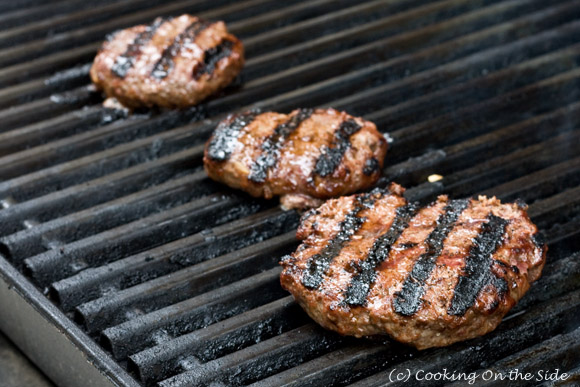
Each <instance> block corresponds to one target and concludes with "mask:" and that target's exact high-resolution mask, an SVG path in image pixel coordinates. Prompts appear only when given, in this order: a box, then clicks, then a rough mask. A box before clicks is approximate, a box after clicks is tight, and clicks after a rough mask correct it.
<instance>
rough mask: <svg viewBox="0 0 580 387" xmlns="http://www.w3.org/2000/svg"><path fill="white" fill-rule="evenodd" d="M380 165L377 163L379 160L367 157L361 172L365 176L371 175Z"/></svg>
mask: <svg viewBox="0 0 580 387" xmlns="http://www.w3.org/2000/svg"><path fill="white" fill-rule="evenodd" d="M380 166H381V164H380V163H379V160H377V159H376V158H374V157H371V158H370V159H367V160H366V161H365V165H364V167H363V173H364V174H365V175H367V176H371V175H372V174H373V173H375V172H376V171H378V170H379V168H380Z"/></svg>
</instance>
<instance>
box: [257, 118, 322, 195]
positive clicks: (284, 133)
mask: <svg viewBox="0 0 580 387" xmlns="http://www.w3.org/2000/svg"><path fill="white" fill-rule="evenodd" d="M312 113H313V109H300V110H299V111H298V113H297V114H295V115H294V116H292V117H291V118H290V119H289V120H288V121H286V122H284V123H282V124H280V125H278V126H277V127H276V128H275V129H274V133H272V134H271V135H270V136H268V138H266V139H265V140H264V142H263V143H262V153H261V154H260V155H259V156H258V158H257V159H256V161H255V162H254V163H253V164H252V167H251V169H250V175H249V176H248V179H249V180H250V181H253V182H254V183H263V182H265V181H266V177H267V175H268V169H270V168H272V167H273V166H274V165H276V162H277V161H278V157H279V153H280V149H282V147H283V146H284V143H285V142H286V140H287V139H288V137H289V136H290V134H292V133H293V132H294V131H295V130H296V129H297V128H298V127H299V126H300V125H301V124H302V122H304V121H305V120H307V119H308V118H310V116H311V115H312Z"/></svg>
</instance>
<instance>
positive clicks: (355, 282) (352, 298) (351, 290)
mask: <svg viewBox="0 0 580 387" xmlns="http://www.w3.org/2000/svg"><path fill="white" fill-rule="evenodd" d="M418 210H419V206H418V204H417V203H411V204H407V205H405V206H402V207H399V208H397V210H396V216H395V219H394V220H393V223H392V224H391V227H389V230H388V231H387V232H385V233H384V234H383V235H381V236H380V237H379V238H378V239H377V240H376V241H375V243H374V244H373V247H372V248H371V250H370V251H369V254H368V256H367V258H366V259H365V260H364V261H362V262H361V263H360V264H359V270H358V274H357V275H355V276H354V277H353V279H352V280H351V282H350V284H349V285H348V287H347V289H346V294H345V299H344V302H345V303H347V304H348V305H351V306H355V305H364V304H365V303H366V299H367V296H368V294H369V292H370V289H371V286H372V284H373V283H374V281H375V279H376V277H377V273H376V269H377V267H378V266H379V265H380V264H381V263H382V262H384V261H385V260H386V259H387V258H388V257H389V254H390V252H391V247H392V246H393V244H395V242H396V241H397V239H399V237H400V236H401V234H402V233H403V231H404V230H405V229H406V228H407V227H409V222H410V221H411V219H412V218H413V217H414V216H415V214H416V213H417V211H418Z"/></svg>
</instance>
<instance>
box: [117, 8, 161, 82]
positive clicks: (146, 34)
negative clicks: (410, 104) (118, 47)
mask: <svg viewBox="0 0 580 387" xmlns="http://www.w3.org/2000/svg"><path fill="white" fill-rule="evenodd" d="M164 22H165V19H163V18H160V17H158V18H157V19H155V21H154V22H153V23H152V24H151V25H148V26H147V27H146V28H145V31H143V32H141V33H140V34H138V35H137V37H136V38H135V40H133V42H132V43H131V44H129V46H128V47H127V49H126V50H125V52H124V53H123V54H121V55H119V56H118V57H117V59H116V60H115V63H114V64H113V66H112V67H111V72H112V73H113V74H115V75H116V76H118V77H119V78H125V76H126V75H127V72H128V71H129V70H130V69H131V68H132V67H133V65H134V64H135V61H136V60H137V58H138V57H139V55H141V49H142V47H143V46H144V45H146V44H147V43H148V42H149V41H150V40H151V39H152V38H153V36H154V35H155V32H156V31H157V29H158V28H159V27H160V26H161V24H163V23H164Z"/></svg>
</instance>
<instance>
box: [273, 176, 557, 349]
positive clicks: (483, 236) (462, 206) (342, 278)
mask: <svg viewBox="0 0 580 387" xmlns="http://www.w3.org/2000/svg"><path fill="white" fill-rule="evenodd" d="M402 193H403V189H402V188H401V187H400V186H398V185H396V184H392V185H391V187H390V190H389V191H378V190H375V191H373V192H371V193H368V194H361V195H354V196H349V197H341V198H339V199H333V200H329V201H327V202H326V203H324V204H323V205H322V206H321V207H319V208H318V209H315V210H310V211H309V212H307V213H305V214H304V216H303V219H302V223H301V225H300V227H299V229H298V232H297V237H298V238H299V239H301V240H303V243H302V244H301V245H300V246H299V247H298V249H297V250H296V252H294V253H293V254H292V255H291V256H286V257H284V258H283V259H282V262H281V265H282V266H283V267H284V270H283V272H282V274H281V277H280V278H281V283H282V286H283V287H284V288H285V289H287V290H288V291H290V292H291V293H292V294H293V295H294V297H295V299H296V300H297V302H298V303H299V304H300V305H301V306H302V307H303V308H304V309H305V310H306V312H307V313H308V314H309V315H310V317H312V319H314V320H315V321H316V322H318V323H319V324H320V325H322V326H323V327H325V328H327V329H331V330H334V331H336V332H338V333H340V334H343V335H352V336H356V337H362V336H370V335H377V334H388V335H390V336H391V337H393V338H394V339H396V340H398V341H400V342H403V343H406V344H410V345H413V346H415V347H417V348H418V349H425V348H429V347H439V346H445V345H449V344H452V343H454V342H457V341H460V340H466V339H470V338H474V337H476V336H480V335H483V334H485V333H487V332H490V331H492V330H493V329H495V328H496V327H497V325H498V324H499V323H500V321H501V319H502V318H503V317H504V316H505V314H506V313H507V312H508V311H509V310H510V309H511V308H512V307H513V306H514V305H515V303H516V302H517V301H518V300H519V299H520V298H521V297H522V296H523V295H524V293H525V292H526V291H527V290H528V288H529V287H530V283H531V282H533V281H535V280H536V279H538V278H539V276H540V274H541V270H542V267H543V266H544V263H545V256H546V250H547V247H546V246H544V245H542V244H541V243H539V242H538V240H537V232H538V230H537V228H536V226H535V225H534V224H533V223H532V222H531V221H530V219H529V218H528V215H527V213H526V206H525V205H524V204H522V203H518V204H513V203H512V204H502V203H501V202H500V201H499V200H498V199H496V198H487V197H485V196H480V197H479V198H478V199H465V200H449V199H448V198H447V197H446V196H440V197H439V198H438V199H437V200H436V201H434V202H433V203H431V204H429V205H427V206H425V207H419V206H418V205H417V204H414V203H407V202H406V200H405V199H404V198H403V197H402Z"/></svg>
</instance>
